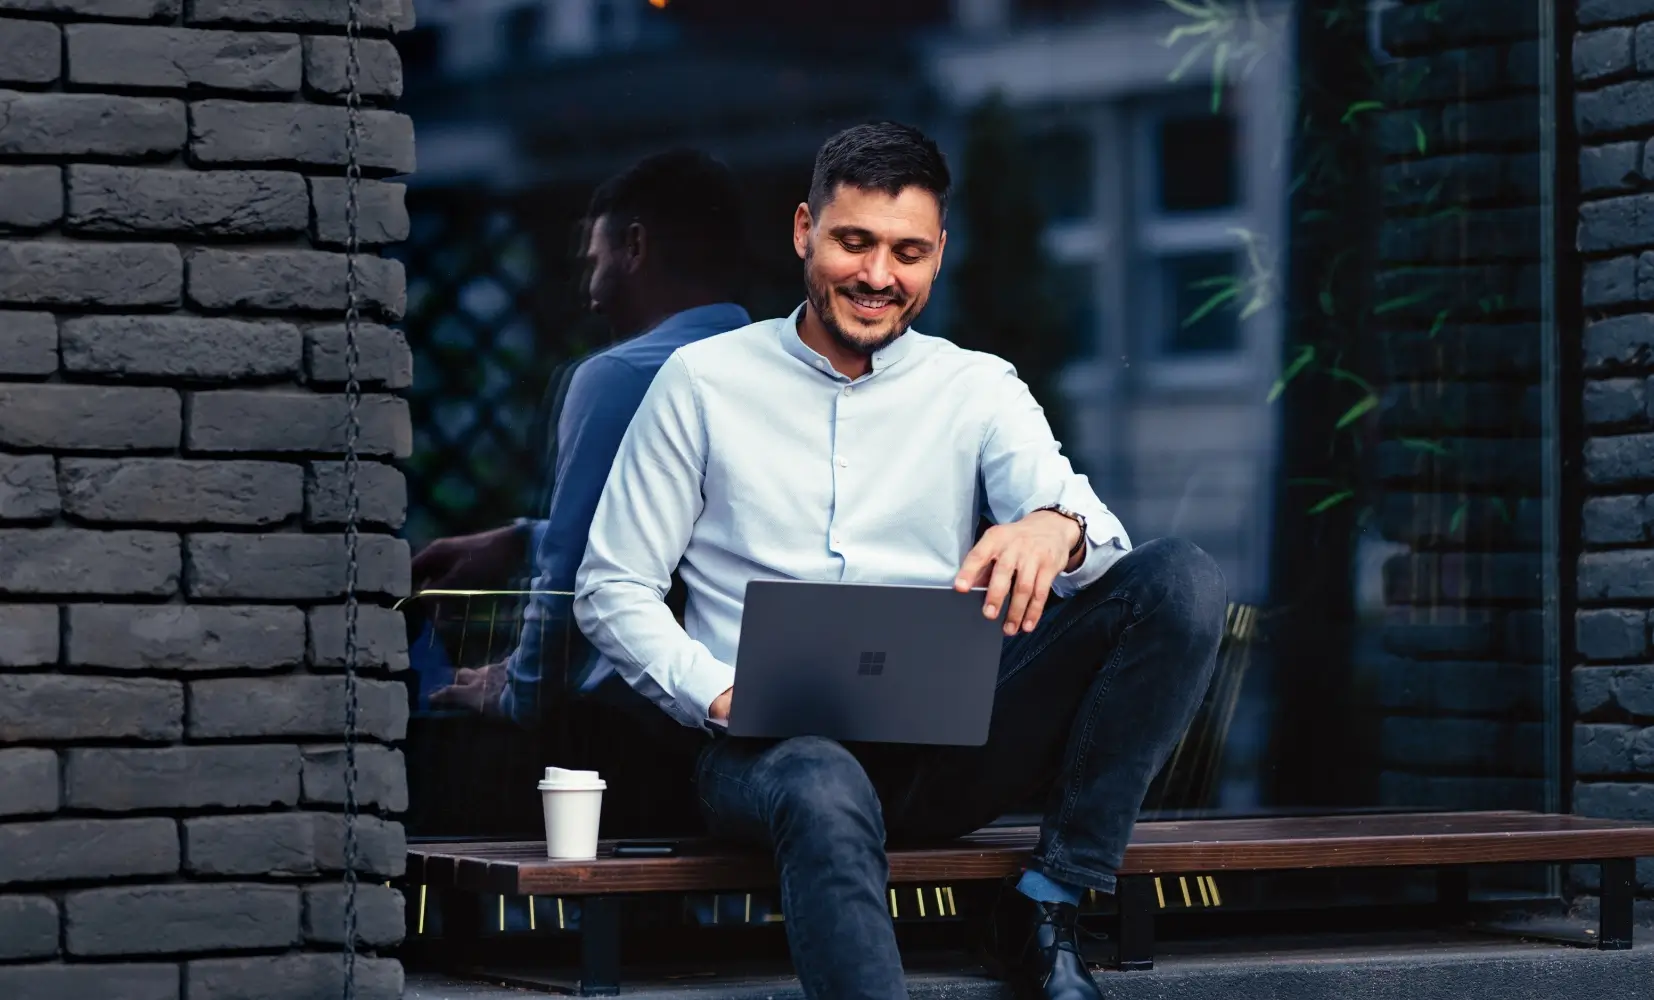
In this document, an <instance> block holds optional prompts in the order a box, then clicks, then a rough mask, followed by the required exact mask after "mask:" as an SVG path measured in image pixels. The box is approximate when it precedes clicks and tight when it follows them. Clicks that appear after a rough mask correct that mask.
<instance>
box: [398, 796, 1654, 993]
mask: <svg viewBox="0 0 1654 1000" xmlns="http://www.w3.org/2000/svg"><path fill="white" fill-rule="evenodd" d="M1034 837H1035V831H1034V830H1033V829H1031V828H1027V827H996V828H990V829H986V830H982V831H979V832H978V833H975V834H972V835H971V836H969V837H966V838H964V839H963V840H959V841H955V842H952V843H948V844H941V845H937V846H934V847H928V848H922V849H903V850H892V851H891V852H890V880H891V882H892V883H893V884H899V885H913V884H924V885H949V884H958V883H970V882H979V881H983V880H991V879H998V878H1001V877H1004V876H1007V875H1012V874H1015V873H1016V872H1018V871H1020V870H1021V866H1022V863H1023V859H1024V858H1025V857H1026V856H1027V853H1028V851H1029V849H1030V848H1031V847H1032V846H1033V843H1034ZM611 849H612V848H611V847H610V845H605V846H604V847H603V849H602V850H601V851H600V854H599V857H598V858H597V859H596V860H595V861H548V860H547V859H546V857H545V844H544V842H542V841H518V842H492V843H490V842H471V843H453V844H440V843H431V844H417V845H411V846H410V847H409V849H408V878H409V880H410V881H412V882H414V883H416V884H420V885H424V886H426V887H428V888H429V889H431V890H433V891H435V892H436V893H437V894H438V895H439V896H440V897H442V898H443V899H444V900H445V903H446V904H447V905H444V907H443V910H444V917H445V920H446V921H447V924H446V927H445V930H444V937H445V938H448V939H449V943H450V944H461V945H463V943H464V942H465V941H467V940H469V939H470V938H472V937H474V936H475V935H476V934H477V932H478V927H477V925H476V919H477V913H478V910H477V907H476V906H475V905H474V901H470V900H468V899H467V897H469V896H472V895H474V894H478V893H487V894H496V893H497V894H501V895H507V896H512V895H541V896H556V897H559V898H568V899H579V900H580V901H581V927H580V933H581V936H582V944H581V955H582V963H581V970H580V992H581V993H582V995H587V996H596V995H610V994H613V993H615V992H617V990H618V985H619V973H620V919H619V901H620V899H621V898H622V897H624V896H628V895H638V894H645V893H666V892H725V891H741V890H748V889H755V888H760V887H766V886H770V885H773V884H774V883H775V872H774V869H773V867H772V865H771V862H770V860H769V859H768V858H766V857H764V856H762V855H759V854H754V853H751V852H745V851H739V850H735V849H731V848H728V847H724V846H721V845H718V844H715V843H712V842H709V841H690V842H683V843H681V844H680V845H679V852H678V854H677V855H676V856H673V857H666V858H635V857H629V858H615V857H613V856H611V855H610V854H609V852H610V850H611ZM1646 856H1654V826H1637V825H1634V824H1628V823H1618V822H1614V821H1611V820H1598V819H1586V818H1582V817H1577V816H1547V815H1539V814H1535V813H1520V812H1489V813H1435V814H1364V815H1348V816H1318V817H1280V818H1270V819H1235V820H1194V821H1187V822H1173V823H1141V824H1139V825H1138V827H1137V831H1136V834H1135V835H1134V836H1133V837H1132V842H1131V847H1130V848H1129V849H1128V850H1127V852H1126V859H1125V864H1124V865H1123V866H1122V868H1121V881H1120V892H1119V911H1120V927H1119V938H1118V942H1119V957H1118V962H1119V966H1120V968H1122V969H1148V968H1152V967H1153V964H1154V914H1155V911H1156V910H1157V909H1162V908H1164V907H1165V906H1166V897H1167V896H1168V895H1169V894H1171V893H1182V892H1187V891H1188V890H1187V888H1186V886H1187V885H1188V884H1189V882H1190V881H1191V878H1190V877H1191V876H1195V878H1193V881H1194V882H1195V884H1196V885H1197V886H1199V892H1200V893H1201V894H1202V895H1204V894H1205V893H1206V891H1207V888H1206V887H1207V886H1208V885H1210V884H1211V882H1210V880H1208V879H1205V878H1203V877H1200V876H1197V873H1210V872H1265V871H1291V870H1304V869H1325V868H1346V869H1350V868H1367V869H1371V868H1434V869H1436V870H1437V871H1438V873H1439V875H1440V880H1439V883H1438V884H1439V886H1440V899H1439V902H1440V903H1442V904H1444V905H1446V906H1448V907H1450V908H1455V909H1456V908H1459V907H1462V906H1463V905H1464V903H1465V902H1466V899H1465V897H1466V894H1467V892H1468V882H1467V881H1466V879H1465V877H1464V874H1465V869H1466V868H1467V867H1468V866H1471V865H1486V864H1511V863H1523V862H1529V863H1531V862H1581V863H1595V864H1600V865H1601V866H1602V906H1601V916H1600V920H1601V924H1600V927H1599V936H1598V943H1599V947H1601V948H1604V949H1609V950H1622V949H1628V948H1630V947H1631V919H1632V896H1633V889H1634V886H1633V879H1634V872H1633V869H1634V862H1635V859H1636V858H1638V857H1646ZM1163 876H1165V877H1163ZM1174 887H1175V888H1174ZM943 899H944V900H945V901H946V902H947V904H948V905H949V907H950V909H951V908H952V906H953V903H952V893H951V891H947V892H945V894H944V896H943ZM466 902H473V905H465V903H466Z"/></svg>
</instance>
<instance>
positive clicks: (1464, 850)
mask: <svg viewBox="0 0 1654 1000" xmlns="http://www.w3.org/2000/svg"><path fill="white" fill-rule="evenodd" d="M1036 837H1037V831H1036V830H1035V829H1034V828H1032V827H994V828H989V829H986V830H982V831H979V832H977V833H975V834H972V835H970V836H968V837H965V838H962V839H961V840H958V841H955V842H952V843H949V844H942V845H937V846H934V847H926V848H917V849H914V848H909V849H895V850H892V851H891V852H890V879H891V881H892V882H893V883H898V884H902V883H915V882H918V883H927V882H938V883H947V882H955V881H969V880H973V879H992V878H999V877H1002V876H1005V875H1010V874H1014V873H1015V872H1017V871H1018V870H1019V869H1020V868H1021V866H1022V864H1023V861H1024V859H1025V858H1026V857H1027V854H1028V851H1029V850H1030V849H1031V848H1032V847H1033V846H1034V842H1035V840H1036ZM612 850H613V844H612V843H605V844H604V845H602V847H601V848H600V851H599V857H598V859H597V860H595V861H550V860H548V859H547V858H546V857H545V844H544V842H543V841H516V842H465V843H430V844H417V845H412V846H410V848H409V852H408V853H409V856H410V865H409V871H410V873H411V872H414V871H420V872H422V873H423V875H424V878H425V882H426V883H427V884H430V885H452V886H455V887H457V888H461V889H467V890H470V891H475V892H489V893H504V894H507V895H564V896H580V895H592V894H599V893H603V894H607V893H627V892H692V891H709V892H723V891H731V890H743V889H757V888H763V887H766V886H770V885H773V884H774V883H775V872H774V866H773V864H772V863H771V861H770V860H769V859H768V858H766V857H764V856H762V855H760V854H757V853H754V852H750V851H742V850H740V849H738V848H731V847H728V846H725V845H722V844H718V843H714V842H711V841H682V842H680V852H679V854H677V855H676V856H674V857H669V858H615V857H612V856H611V852H612ZM1647 856H1654V826H1637V825H1635V824H1630V823H1620V822H1616V821H1612V820H1600V819H1590V818H1585V817H1579V816H1555V815H1540V814H1534V813H1520V812H1486V813H1434V814H1429V813H1426V814H1419V813H1411V814H1384V813H1367V814H1360V815H1346V816H1314V817H1277V818H1264V819H1235V820H1196V821H1188V822H1156V823H1140V824H1138V826H1137V829H1136V832H1135V834H1134V836H1133V837H1132V842H1131V846H1130V847H1129V848H1128V849H1127V851H1126V857H1125V863H1124V864H1123V865H1122V866H1121V872H1120V873H1121V874H1122V875H1136V874H1159V873H1199V872H1216V871H1272V870H1287V869H1308V868H1370V867H1403V866H1431V865H1464V864H1487V863H1499V862H1546V861H1591V860H1596V859H1600V858H1629V857H1647Z"/></svg>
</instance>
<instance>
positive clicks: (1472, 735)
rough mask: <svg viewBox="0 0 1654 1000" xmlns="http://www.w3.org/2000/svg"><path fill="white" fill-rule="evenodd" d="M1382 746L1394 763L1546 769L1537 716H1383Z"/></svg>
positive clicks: (1503, 771)
mask: <svg viewBox="0 0 1654 1000" xmlns="http://www.w3.org/2000/svg"><path fill="white" fill-rule="evenodd" d="M1380 743H1381V752H1382V754H1383V757H1384V761H1385V763H1386V764H1389V765H1396V766H1400V767H1403V768H1431V769H1439V770H1447V771H1452V772H1458V773H1461V774H1463V773H1466V772H1482V773H1491V774H1496V775H1498V776H1500V777H1513V776H1514V777H1525V778H1528V777H1532V778H1537V777H1541V776H1543V775H1544V773H1545V754H1544V748H1545V738H1544V728H1543V727H1542V726H1541V725H1540V724H1539V723H1536V722H1518V723H1511V722H1504V721H1496V720H1492V719H1418V718H1407V717H1399V716H1392V717H1390V718H1387V719H1385V720H1383V723H1382V728H1381V735H1380Z"/></svg>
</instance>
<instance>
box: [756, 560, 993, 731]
mask: <svg viewBox="0 0 1654 1000" xmlns="http://www.w3.org/2000/svg"><path fill="white" fill-rule="evenodd" d="M985 596H986V591H984V590H982V589H977V590H973V591H971V592H969V593H964V594H961V593H959V592H958V591H956V590H954V589H953V588H951V587H919V586H889V585H879V584H858V583H810V582H803V581H796V580H753V581H751V582H750V583H748V584H747V595H746V605H745V607H744V609H743V611H742V613H741V638H740V642H739V645H738V646H737V648H736V654H735V671H736V682H735V699H734V702H733V704H732V705H731V706H730V716H729V725H728V727H727V729H728V732H729V734H730V735H732V736H756V737H766V738H777V739H784V738H787V737H792V736H825V737H829V738H831V739H835V740H839V741H840V742H865V743H922V744H938V745H947V746H981V745H982V744H984V743H986V742H987V741H988V724H989V722H990V721H992V718H993V710H994V686H995V683H996V681H997V680H998V677H999V657H1000V649H1001V647H1002V646H1003V644H1004V641H1005V635H1004V633H1003V632H1002V631H1001V629H1002V628H1003V616H1004V612H1003V610H1002V611H1001V612H1000V615H1001V618H1000V620H998V621H996V620H993V619H990V618H986V617H984V616H983V614H982V603H983V601H984V599H985Z"/></svg>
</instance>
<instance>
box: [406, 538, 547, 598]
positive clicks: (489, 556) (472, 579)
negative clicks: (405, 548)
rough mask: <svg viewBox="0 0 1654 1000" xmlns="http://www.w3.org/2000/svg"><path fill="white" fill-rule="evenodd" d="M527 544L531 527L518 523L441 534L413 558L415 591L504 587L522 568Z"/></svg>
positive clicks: (496, 588) (494, 588)
mask: <svg viewBox="0 0 1654 1000" xmlns="http://www.w3.org/2000/svg"><path fill="white" fill-rule="evenodd" d="M527 548H528V530H527V529H526V528H519V527H517V526H516V525H514V524H512V525H506V526H505V527H503V528H495V529H494V530H493V531H483V532H479V533H477V534H475V535H456V536H455V537H453V538H438V539H437V540H436V541H434V542H432V543H431V544H429V545H427V546H425V547H424V548H423V549H420V550H419V554H418V555H416V556H414V558H413V592H414V593H415V594H418V593H419V592H420V591H424V590H503V589H504V588H505V587H506V586H508V585H509V584H510V583H511V579H512V577H513V576H515V575H516V574H517V571H518V570H519V569H521V568H522V565H523V560H524V559H525V558H526V557H527V555H528V553H527Z"/></svg>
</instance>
